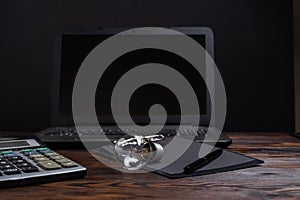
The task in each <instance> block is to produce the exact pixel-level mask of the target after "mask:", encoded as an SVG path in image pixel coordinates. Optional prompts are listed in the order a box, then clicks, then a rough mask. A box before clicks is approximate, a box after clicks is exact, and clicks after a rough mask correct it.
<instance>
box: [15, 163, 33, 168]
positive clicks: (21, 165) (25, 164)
mask: <svg viewBox="0 0 300 200" xmlns="http://www.w3.org/2000/svg"><path fill="white" fill-rule="evenodd" d="M16 166H17V167H19V168H22V167H28V166H32V164H30V163H28V162H24V163H19V164H16Z"/></svg>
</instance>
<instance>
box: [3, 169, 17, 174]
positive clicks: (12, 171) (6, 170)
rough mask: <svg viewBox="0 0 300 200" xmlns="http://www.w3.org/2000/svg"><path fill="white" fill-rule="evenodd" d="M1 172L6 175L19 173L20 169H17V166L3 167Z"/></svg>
mask: <svg viewBox="0 0 300 200" xmlns="http://www.w3.org/2000/svg"><path fill="white" fill-rule="evenodd" d="M3 172H4V174H6V175H12V174H20V173H21V172H20V170H19V169H17V168H14V169H5V170H4V171H3Z"/></svg>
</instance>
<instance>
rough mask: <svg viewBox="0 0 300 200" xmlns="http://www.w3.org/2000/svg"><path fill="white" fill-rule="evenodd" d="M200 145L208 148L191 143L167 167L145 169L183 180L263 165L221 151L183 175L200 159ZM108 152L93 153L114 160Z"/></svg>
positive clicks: (150, 165) (247, 157) (104, 150)
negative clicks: (187, 167) (186, 169)
mask: <svg viewBox="0 0 300 200" xmlns="http://www.w3.org/2000/svg"><path fill="white" fill-rule="evenodd" d="M159 143H161V144H162V145H163V146H164V145H165V144H166V143H168V140H166V141H164V142H159ZM202 145H205V146H206V147H208V146H209V145H207V144H202V143H196V142H193V143H192V145H191V146H190V147H189V148H188V150H187V151H186V152H185V153H184V154H183V155H182V156H181V157H179V158H178V159H177V160H176V161H175V162H173V163H171V164H170V165H168V166H167V167H164V168H162V169H160V170H155V171H153V170H152V169H157V166H158V165H159V164H160V163H159V162H157V163H151V164H148V165H147V167H146V169H148V170H151V171H153V173H156V174H159V175H162V176H165V177H168V178H183V177H191V176H200V175H206V174H213V173H220V172H226V171H232V170H237V169H243V168H248V167H254V166H257V165H259V164H261V163H263V161H261V160H258V159H255V158H251V157H249V156H244V155H241V154H238V153H233V152H231V151H228V150H223V152H222V154H221V155H220V156H219V157H218V158H217V159H215V160H213V161H212V162H210V163H209V164H207V165H205V166H204V167H202V168H200V169H199V170H197V171H195V172H193V173H190V174H186V173H184V167H185V166H187V165H188V164H190V163H192V162H194V161H196V160H198V159H199V158H200V157H201V156H199V150H200V148H201V146H202ZM217 149H218V148H216V147H214V148H213V151H214V150H217ZM109 152H112V149H111V146H110V147H107V146H103V147H102V148H101V151H100V149H99V151H97V150H96V151H95V153H98V154H100V155H102V156H105V157H107V158H110V159H114V156H113V155H112V154H111V153H109Z"/></svg>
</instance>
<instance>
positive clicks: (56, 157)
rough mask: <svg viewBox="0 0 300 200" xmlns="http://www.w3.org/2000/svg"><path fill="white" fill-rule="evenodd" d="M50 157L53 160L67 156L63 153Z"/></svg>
mask: <svg viewBox="0 0 300 200" xmlns="http://www.w3.org/2000/svg"><path fill="white" fill-rule="evenodd" d="M50 158H51V159H53V160H60V159H64V158H65V157H63V156H61V155H55V156H50Z"/></svg>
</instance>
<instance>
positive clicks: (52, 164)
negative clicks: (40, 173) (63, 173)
mask: <svg viewBox="0 0 300 200" xmlns="http://www.w3.org/2000/svg"><path fill="white" fill-rule="evenodd" d="M38 165H39V166H40V167H42V168H43V169H46V170H52V169H59V168H60V165H59V164H57V163H55V162H53V161H41V162H38Z"/></svg>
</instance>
